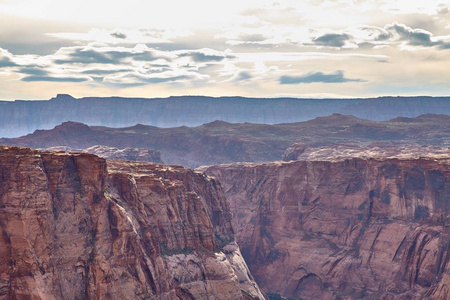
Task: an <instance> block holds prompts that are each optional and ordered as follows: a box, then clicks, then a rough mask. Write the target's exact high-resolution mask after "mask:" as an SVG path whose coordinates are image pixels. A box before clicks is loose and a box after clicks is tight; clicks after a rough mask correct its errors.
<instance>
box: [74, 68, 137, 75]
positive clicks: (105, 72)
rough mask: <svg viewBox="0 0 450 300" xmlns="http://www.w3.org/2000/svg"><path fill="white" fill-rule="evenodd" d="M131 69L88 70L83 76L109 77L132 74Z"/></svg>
mask: <svg viewBox="0 0 450 300" xmlns="http://www.w3.org/2000/svg"><path fill="white" fill-rule="evenodd" d="M131 71H132V70H131V69H118V70H86V71H83V72H82V73H83V74H88V75H109V74H116V73H123V72H131Z"/></svg>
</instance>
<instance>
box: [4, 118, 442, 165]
mask: <svg viewBox="0 0 450 300" xmlns="http://www.w3.org/2000/svg"><path fill="white" fill-rule="evenodd" d="M443 128H450V116H445V115H430V114H428V115H422V116H419V117H416V118H401V119H399V118H397V119H393V120H390V121H382V122H377V121H369V120H363V119H359V118H356V117H353V116H348V115H342V114H333V115H331V116H328V117H318V118H315V119H313V120H309V121H305V122H296V123H285V124H277V125H268V124H252V123H234V124H233V123H228V122H225V121H214V122H209V123H206V124H204V125H201V126H197V127H187V126H180V127H174V128H159V127H155V126H148V125H142V124H138V125H134V126H129V127H123V128H108V127H102V126H87V125H85V124H81V123H76V122H64V123H62V124H60V125H58V126H56V127H55V128H53V129H51V130H36V131H35V132H34V133H32V134H29V135H26V136H23V137H20V138H13V139H0V145H16V146H24V147H32V148H53V147H59V148H63V149H64V148H70V149H86V148H90V147H93V146H99V145H100V146H107V147H113V148H117V149H125V148H129V147H131V148H136V149H150V150H156V151H158V152H160V153H161V159H162V161H164V162H165V163H168V164H179V165H183V166H186V167H191V168H195V167H198V166H201V165H213V164H222V163H232V162H265V161H275V160H281V159H282V158H284V159H286V160H295V159H297V157H299V156H300V155H301V154H302V153H303V152H305V151H306V150H307V149H309V150H308V151H310V152H311V151H312V152H314V151H315V150H311V149H316V148H321V147H328V148H327V149H325V150H323V149H322V150H321V151H322V154H323V153H328V152H329V151H332V152H333V151H334V152H333V153H334V154H336V153H339V151H343V152H345V151H347V152H348V151H349V150H348V149H359V150H361V149H362V151H369V152H370V151H375V152H377V151H378V152H380V150H379V149H378V150H376V149H375V150H374V149H372V148H374V147H375V148H376V147H381V148H383V149H384V150H383V151H384V152H386V151H387V152H389V151H393V152H394V153H399V151H402V149H406V148H407V149H420V148H422V147H425V148H423V149H422V150H420V151H415V152H414V153H420V152H426V151H428V150H430V151H431V152H436V151H435V150H433V149H431V148H436V149H439V151H440V152H442V153H445V154H447V155H448V154H449V152H448V147H449V146H450V144H449V143H450V142H449V141H450V131H448V130H443ZM343 146H345V147H348V149H346V150H342V147H343ZM336 147H341V149H340V150H338V149H335V148H336ZM330 149H331V150H330ZM426 149H428V150H426ZM110 150H111V149H110ZM110 150H108V151H110ZM288 150H289V151H288ZM359 150H358V151H359ZM388 150H389V151H388ZM352 151H353V150H352Z"/></svg>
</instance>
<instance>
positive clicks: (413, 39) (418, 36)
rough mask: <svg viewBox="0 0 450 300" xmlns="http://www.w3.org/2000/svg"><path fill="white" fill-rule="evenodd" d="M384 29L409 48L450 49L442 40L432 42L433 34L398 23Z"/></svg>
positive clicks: (449, 44)
mask: <svg viewBox="0 0 450 300" xmlns="http://www.w3.org/2000/svg"><path fill="white" fill-rule="evenodd" d="M385 29H386V30H388V31H392V32H394V33H395V34H396V35H397V36H398V39H399V40H400V41H404V42H406V43H407V44H408V45H411V46H422V47H438V48H439V49H442V50H447V49H450V43H448V42H444V41H442V40H436V41H433V40H432V37H433V34H432V33H431V32H428V31H426V30H423V29H418V28H416V29H413V28H411V27H409V26H406V25H405V24H399V23H392V24H389V25H386V26H385Z"/></svg>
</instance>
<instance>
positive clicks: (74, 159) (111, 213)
mask: <svg viewBox="0 0 450 300" xmlns="http://www.w3.org/2000/svg"><path fill="white" fill-rule="evenodd" d="M0 174H1V176H2V177H1V178H2V180H1V181H0V215H1V216H2V217H1V219H0V229H1V231H2V235H1V238H0V278H1V279H0V298H6V299H61V298H64V299H167V300H169V299H170V300H172V299H208V298H214V299H264V296H263V295H262V293H261V292H260V291H259V288H258V286H257V285H256V283H255V282H254V281H253V280H252V278H251V277H250V275H249V271H248V269H247V267H246V265H245V262H244V261H243V259H242V256H241V254H240V251H239V248H238V247H237V245H236V243H235V242H234V234H233V230H232V227H231V215H230V211H229V209H228V205H227V203H226V201H225V198H224V195H223V192H222V190H221V189H220V185H219V184H218V182H217V181H215V180H214V179H212V178H209V177H207V176H205V175H202V174H200V173H197V172H194V171H192V170H189V169H186V168H182V167H176V166H175V167H171V166H165V165H161V164H151V163H131V162H121V161H117V162H114V163H113V162H107V161H105V159H103V158H99V157H97V156H95V155H92V154H87V153H79V154H67V153H65V152H39V151H36V150H32V149H28V148H18V147H0Z"/></svg>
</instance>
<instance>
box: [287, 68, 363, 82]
mask: <svg viewBox="0 0 450 300" xmlns="http://www.w3.org/2000/svg"><path fill="white" fill-rule="evenodd" d="M361 81H363V80H361V79H350V78H346V77H345V76H344V72H342V71H336V72H334V73H330V74H325V73H323V72H313V73H308V74H304V75H300V76H288V75H286V76H281V77H280V80H279V82H280V84H299V83H316V82H321V83H344V82H361Z"/></svg>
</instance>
